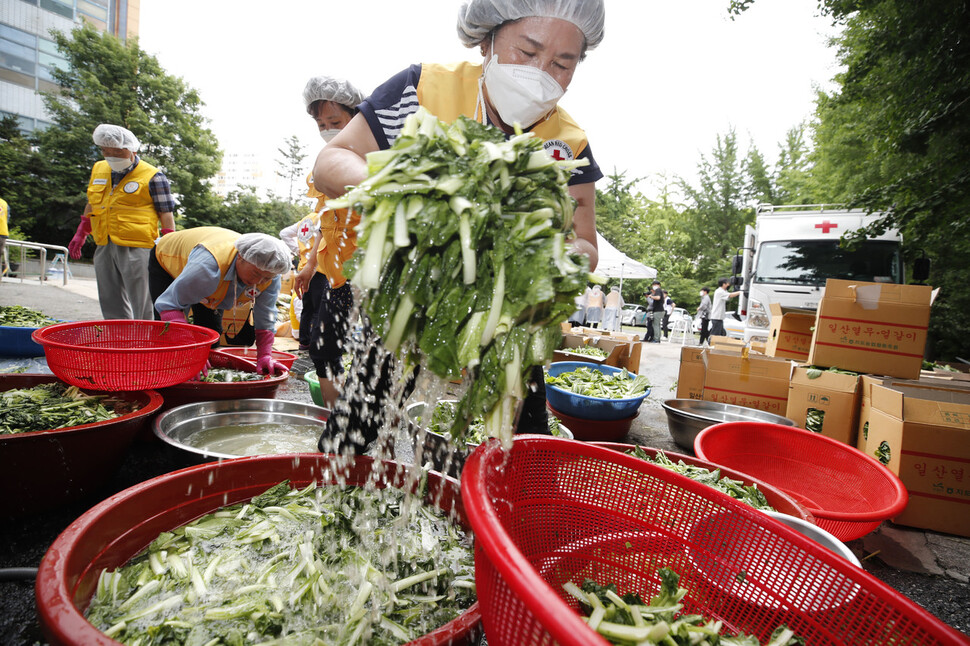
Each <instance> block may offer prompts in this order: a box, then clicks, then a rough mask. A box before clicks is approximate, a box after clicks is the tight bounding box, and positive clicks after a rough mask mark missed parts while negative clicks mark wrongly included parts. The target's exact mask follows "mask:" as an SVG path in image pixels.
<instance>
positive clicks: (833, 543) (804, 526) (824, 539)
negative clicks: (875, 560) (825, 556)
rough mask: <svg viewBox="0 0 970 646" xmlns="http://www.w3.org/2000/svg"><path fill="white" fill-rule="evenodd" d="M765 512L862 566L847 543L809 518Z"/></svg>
mask: <svg viewBox="0 0 970 646" xmlns="http://www.w3.org/2000/svg"><path fill="white" fill-rule="evenodd" d="M765 513H766V514H768V515H769V516H771V517H772V518H774V519H775V520H777V521H779V522H782V523H784V524H786V525H788V526H789V527H791V528H792V529H794V530H795V531H796V532H798V533H799V534H801V535H802V536H804V537H805V538H810V539H812V540H813V541H815V542H816V543H818V544H819V545H821V546H822V547H825V548H828V549H829V550H831V551H832V552H835V553H836V554H838V555H839V556H841V557H842V558H844V559H845V560H846V561H848V562H849V563H852V564H853V565H855V566H856V567H859V568H861V567H862V563H861V562H860V561H859V558H858V557H857V556H856V555H855V554H853V553H852V550H850V549H849V548H848V547H846V546H845V543H843V542H842V541H840V540H839V539H837V538H836V537H835V536H832V534H830V533H828V532H827V531H825V530H824V529H822V528H821V527H819V526H818V525H813V524H812V523H810V522H808V521H807V520H802V519H801V518H795V517H794V516H789V515H788V514H783V513H781V512H778V511H765Z"/></svg>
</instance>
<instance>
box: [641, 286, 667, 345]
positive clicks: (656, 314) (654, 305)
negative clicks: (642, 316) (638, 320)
mask: <svg viewBox="0 0 970 646" xmlns="http://www.w3.org/2000/svg"><path fill="white" fill-rule="evenodd" d="M650 288H651V289H650V292H649V293H648V294H647V312H649V316H650V324H649V325H648V326H647V327H648V329H647V335H646V338H644V341H645V342H646V343H660V326H661V323H662V322H663V312H664V292H663V290H662V289H660V281H659V280H655V281H653V284H652V285H651V286H650Z"/></svg>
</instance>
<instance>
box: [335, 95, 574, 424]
mask: <svg viewBox="0 0 970 646" xmlns="http://www.w3.org/2000/svg"><path fill="white" fill-rule="evenodd" d="M581 164H582V163H581V162H560V161H556V160H554V159H553V158H551V157H550V156H549V155H548V154H547V153H546V152H545V150H543V147H542V141H541V140H539V139H537V138H536V137H534V136H533V135H532V134H531V133H525V134H522V133H519V134H516V135H515V136H513V137H511V138H509V139H508V140H506V138H505V136H504V134H503V133H502V132H501V131H499V130H498V129H496V128H493V127H490V126H485V125H482V124H479V123H477V122H475V121H472V120H470V119H466V118H464V117H459V118H458V119H457V120H456V121H454V122H453V123H451V124H445V123H442V122H441V121H439V120H438V119H437V118H436V117H434V116H433V115H431V114H430V113H428V112H427V111H425V110H423V109H419V110H418V112H417V113H415V114H413V115H411V116H409V117H408V119H407V120H406V121H405V123H404V126H403V128H402V130H401V133H400V135H399V136H398V138H397V140H396V141H395V142H394V145H393V146H392V147H391V148H390V149H388V150H383V151H377V152H372V153H369V154H368V155H367V170H368V174H369V176H368V178H367V179H366V180H364V181H363V182H361V183H360V184H359V185H358V186H357V187H356V188H353V189H351V190H350V191H349V192H348V193H347V194H346V195H345V196H344V197H343V198H341V199H338V200H331V201H330V202H328V204H329V205H330V206H331V207H334V208H352V209H354V210H355V211H357V212H359V213H361V214H362V215H363V218H362V222H361V227H360V233H359V239H358V245H359V246H358V250H357V253H356V254H355V255H354V256H353V257H352V258H351V259H350V260H349V261H348V262H347V264H346V266H345V268H344V269H345V271H346V273H347V275H348V276H349V277H350V280H351V281H352V283H353V284H354V285H356V286H357V287H358V288H360V289H361V290H362V291H363V293H364V303H363V307H364V310H365V311H366V313H367V315H368V316H369V317H370V320H371V323H372V324H373V325H374V327H375V328H376V330H377V331H378V333H379V334H380V335H381V337H382V338H383V342H384V344H385V346H386V347H387V348H388V349H389V350H390V351H392V352H397V353H398V354H399V355H400V356H403V357H404V358H405V360H406V363H408V364H411V365H413V364H416V363H420V364H422V365H424V366H426V367H427V369H429V370H431V372H433V373H434V374H435V375H438V376H439V377H441V378H444V379H449V380H451V379H457V378H460V377H461V376H462V370H463V369H464V370H465V372H466V373H467V376H466V384H467V389H466V391H465V394H464V395H463V397H462V399H461V401H460V403H459V406H458V414H457V415H456V418H455V422H454V425H453V426H452V428H451V429H450V433H451V435H452V437H453V439H455V440H456V441H463V440H464V428H465V427H466V426H467V424H468V423H469V422H470V421H471V420H472V419H474V418H475V417H477V416H483V417H484V422H485V426H486V429H487V431H488V434H489V435H490V436H493V437H503V438H509V437H511V433H512V426H513V421H514V415H515V411H516V408H517V405H518V402H519V400H521V399H522V398H523V397H524V393H525V388H526V386H525V384H526V382H527V378H528V376H529V374H530V371H531V368H532V367H533V366H540V365H544V364H545V363H546V362H548V361H549V359H551V358H552V354H553V351H554V350H555V348H556V347H557V346H558V344H559V340H560V338H561V332H560V326H559V324H560V323H561V322H563V321H565V320H566V319H567V318H568V317H569V315H570V314H572V313H573V311H574V310H575V309H576V306H575V297H576V296H577V295H579V293H580V292H581V291H582V290H583V288H584V287H585V286H586V283H587V281H588V279H589V272H588V268H589V262H588V258H587V257H586V256H584V255H582V254H578V253H574V252H572V251H571V250H570V249H569V248H567V246H566V232H568V231H569V230H570V228H571V226H572V216H573V210H574V203H573V200H572V198H571V197H570V195H569V192H568V188H567V181H568V179H569V171H570V169H572V168H575V167H577V166H579V165H581Z"/></svg>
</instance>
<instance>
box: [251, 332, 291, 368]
mask: <svg viewBox="0 0 970 646" xmlns="http://www.w3.org/2000/svg"><path fill="white" fill-rule="evenodd" d="M273 336H274V335H273V331H272V330H256V372H258V373H259V374H261V375H281V374H283V373H284V372H287V370H286V366H284V365H283V364H282V363H280V362H279V361H276V360H275V359H273Z"/></svg>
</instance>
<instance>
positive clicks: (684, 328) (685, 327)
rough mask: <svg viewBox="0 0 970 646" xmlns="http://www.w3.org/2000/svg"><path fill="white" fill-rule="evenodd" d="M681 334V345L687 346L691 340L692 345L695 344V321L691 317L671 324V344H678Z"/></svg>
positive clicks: (685, 317) (679, 319) (682, 318)
mask: <svg viewBox="0 0 970 646" xmlns="http://www.w3.org/2000/svg"><path fill="white" fill-rule="evenodd" d="M678 332H679V333H680V344H681V345H687V340H688V339H690V342H691V344H693V342H694V319H693V318H691V317H690V316H684V317H681V318H678V319H677V320H675V321H674V322H673V323H671V324H670V342H671V343H676V342H677V333H678Z"/></svg>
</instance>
